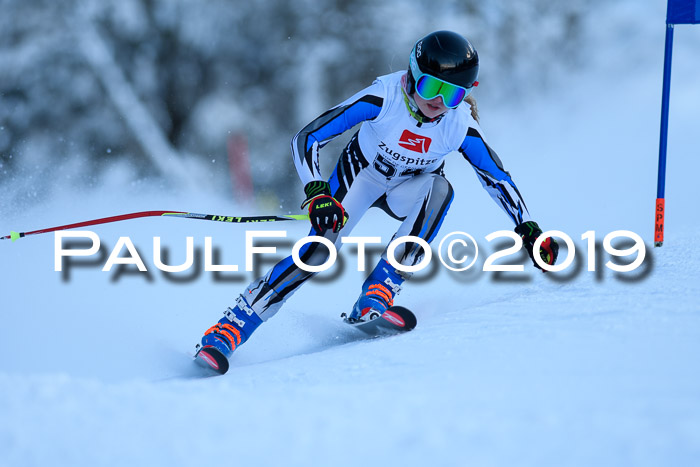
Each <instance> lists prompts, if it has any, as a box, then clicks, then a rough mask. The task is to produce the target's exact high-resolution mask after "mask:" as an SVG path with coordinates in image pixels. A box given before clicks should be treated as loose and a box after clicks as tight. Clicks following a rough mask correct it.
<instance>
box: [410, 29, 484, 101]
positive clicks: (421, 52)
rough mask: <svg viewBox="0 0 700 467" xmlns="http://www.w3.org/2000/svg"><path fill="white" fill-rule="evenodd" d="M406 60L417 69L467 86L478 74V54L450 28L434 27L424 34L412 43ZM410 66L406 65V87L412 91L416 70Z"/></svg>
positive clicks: (416, 76)
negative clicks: (430, 31)
mask: <svg viewBox="0 0 700 467" xmlns="http://www.w3.org/2000/svg"><path fill="white" fill-rule="evenodd" d="M409 60H410V62H411V63H412V64H413V63H415V64H416V65H417V68H418V70H419V71H420V72H421V73H425V74H428V75H431V76H434V77H436V78H439V79H441V80H443V81H447V82H448V83H452V84H455V85H457V86H461V87H463V88H466V89H469V88H471V87H472V86H473V85H474V83H475V82H476V79H477V77H478V75H479V55H478V54H477V53H476V49H475V48H474V46H473V45H472V44H471V43H470V42H469V41H468V40H467V39H465V38H464V37H462V36H461V35H460V34H457V33H456V32H452V31H436V32H433V33H430V34H428V35H427V36H425V37H424V38H422V39H421V40H419V41H418V42H416V45H414V46H413V50H411V56H410V58H409ZM416 72H417V70H416V69H415V67H414V66H411V65H409V67H408V89H409V91H410V94H413V93H414V92H415V84H416V80H417V79H418V76H419V74H415V73H416Z"/></svg>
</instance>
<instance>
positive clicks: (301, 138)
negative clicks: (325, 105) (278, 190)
mask: <svg viewBox="0 0 700 467" xmlns="http://www.w3.org/2000/svg"><path fill="white" fill-rule="evenodd" d="M383 103H384V85H383V84H382V83H380V82H379V81H375V82H374V83H373V84H372V85H371V86H369V87H367V88H365V89H363V90H362V91H360V92H358V93H357V94H355V95H354V96H352V97H351V98H349V99H347V100H346V101H344V102H342V103H341V104H339V105H337V106H335V107H333V108H332V109H330V110H328V111H327V112H325V113H324V114H322V115H321V116H319V117H318V118H316V119H315V120H314V121H312V122H311V123H309V124H308V125H306V126H305V127H304V128H303V129H302V130H301V131H300V132H299V133H297V134H296V135H295V136H294V138H293V139H292V157H293V158H294V166H295V167H296V169H297V173H298V174H299V178H300V179H301V182H302V184H304V185H306V184H307V183H309V182H312V181H314V180H323V177H322V175H321V171H320V167H319V161H318V154H319V149H320V148H322V147H323V146H325V145H326V144H328V143H329V142H330V141H332V140H333V139H334V138H335V137H337V136H338V135H340V134H341V133H343V132H345V131H346V130H349V129H350V128H352V127H354V126H355V125H357V124H358V123H360V122H364V121H366V120H372V119H374V118H376V117H377V116H378V115H379V112H380V111H381V110H382V105H383Z"/></svg>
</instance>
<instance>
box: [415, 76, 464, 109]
mask: <svg viewBox="0 0 700 467" xmlns="http://www.w3.org/2000/svg"><path fill="white" fill-rule="evenodd" d="M470 91H471V88H469V89H465V88H463V87H461V86H456V85H454V84H452V83H448V82H447V81H443V80H441V79H438V78H436V77H434V76H430V75H421V76H420V77H419V78H418V80H417V81H416V92H418V95H419V96H420V97H422V98H423V99H425V100H430V99H435V98H436V97H437V96H442V101H443V102H444V103H445V106H446V107H449V108H450V109H454V108H455V107H457V106H458V105H459V103H460V102H462V101H463V100H464V98H465V97H467V95H468V94H469V92H470Z"/></svg>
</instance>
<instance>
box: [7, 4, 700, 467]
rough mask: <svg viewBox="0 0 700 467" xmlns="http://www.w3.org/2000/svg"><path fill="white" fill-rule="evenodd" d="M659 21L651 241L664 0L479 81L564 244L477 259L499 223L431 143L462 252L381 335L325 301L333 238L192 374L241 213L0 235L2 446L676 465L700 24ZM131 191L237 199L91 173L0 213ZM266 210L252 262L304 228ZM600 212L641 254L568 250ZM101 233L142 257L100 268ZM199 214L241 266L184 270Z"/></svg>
mask: <svg viewBox="0 0 700 467" xmlns="http://www.w3.org/2000/svg"><path fill="white" fill-rule="evenodd" d="M611 11H612V12H613V13H614V12H615V9H614V8H612V9H611ZM617 13H618V14H623V13H624V12H617ZM677 29H678V30H677V31H676V49H675V50H674V52H675V54H674V60H675V63H676V66H675V67H674V82H673V91H672V119H671V133H670V142H669V172H668V189H667V199H668V202H667V224H666V229H667V232H666V243H665V245H664V246H663V247H662V248H657V249H654V248H652V247H651V239H652V230H653V205H654V198H655V181H656V157H657V147H658V114H659V100H660V98H659V94H660V89H661V57H662V54H663V25H659V26H658V27H655V28H648V30H645V31H647V33H644V34H641V35H640V36H638V37H637V39H636V40H638V41H639V40H641V44H636V46H635V47H633V46H632V44H629V43H627V42H625V41H624V40H623V39H622V38H619V37H612V34H613V32H610V33H609V34H611V37H605V34H602V36H604V37H601V41H605V43H606V44H608V45H609V50H606V51H605V52H604V53H602V56H597V57H593V58H592V59H591V67H590V69H589V70H588V71H587V72H584V73H580V74H577V75H575V76H571V77H569V79H567V80H566V81H564V82H562V83H560V84H559V85H558V86H555V87H553V89H550V90H549V91H548V92H538V93H534V92H533V94H532V96H533V98H532V99H524V100H523V99H519V100H517V101H516V102H514V103H513V105H507V103H505V104H504V103H499V104H498V105H491V106H490V104H489V102H488V101H486V100H484V101H482V102H481V108H482V121H483V126H484V128H485V131H486V133H487V135H488V136H489V142H490V143H491V144H492V145H493V146H494V148H496V150H497V151H498V152H499V155H500V156H501V158H502V159H503V160H504V163H505V165H506V168H507V169H508V170H509V171H510V173H511V174H512V176H513V178H514V179H515V181H516V183H518V186H519V188H520V189H521V191H522V193H523V195H524V197H525V199H526V201H527V202H528V206H529V208H530V210H531V213H532V215H533V217H534V218H535V219H536V220H537V221H538V222H539V223H540V225H541V226H542V227H543V228H545V229H556V230H560V231H563V232H565V233H566V234H568V235H569V236H570V237H572V239H573V241H574V243H575V246H576V251H577V252H578V256H577V259H576V261H574V263H573V264H572V265H571V266H570V267H569V268H568V269H567V270H565V271H563V272H562V273H558V274H547V275H545V274H541V273H539V272H537V271H536V270H535V269H534V268H532V267H531V265H530V264H529V262H528V261H525V260H524V259H523V258H521V257H517V259H518V260H520V261H521V262H522V263H523V264H525V271H524V272H521V273H507V274H500V275H497V274H494V273H487V272H483V271H481V270H480V269H481V267H482V266H483V261H484V259H485V257H486V256H487V255H488V254H490V253H492V252H493V251H495V248H494V245H492V244H490V243H489V242H487V241H486V240H485V239H484V237H485V236H486V235H487V234H489V233H491V232H493V231H496V230H504V229H508V230H509V229H512V226H511V225H510V222H509V220H508V218H507V216H506V215H505V214H503V212H501V211H500V209H499V208H498V206H496V205H495V204H494V203H493V202H492V201H491V200H490V198H489V197H488V195H487V194H486V193H485V192H484V191H483V190H482V189H481V187H480V185H479V183H478V181H477V180H476V178H475V177H474V175H473V173H471V169H470V168H469V167H468V166H467V165H466V164H465V163H464V162H463V161H462V160H461V159H460V158H459V156H458V155H455V157H453V158H452V160H450V162H449V164H448V167H447V174H448V178H449V179H450V180H451V181H452V183H453V185H454V186H455V191H456V199H455V201H454V203H453V205H452V208H451V211H450V213H449V215H448V217H447V219H446V221H445V223H444V224H443V227H442V231H441V234H440V235H439V236H438V240H440V239H441V238H442V237H443V236H444V235H445V234H447V233H450V232H453V231H464V232H468V233H470V234H471V235H472V236H474V237H475V238H476V239H477V241H478V242H479V246H480V247H481V250H482V251H481V253H480V256H479V261H477V264H476V265H475V266H474V267H473V268H472V269H471V270H469V271H467V272H463V273H452V272H449V271H447V270H446V269H445V268H444V267H443V266H441V265H439V263H435V264H436V265H437V266H436V267H435V269H431V272H422V273H419V274H418V275H417V277H416V278H415V280H414V281H411V282H408V283H407V284H406V286H405V288H404V291H403V292H402V293H401V295H400V296H399V297H398V299H397V304H401V305H405V306H408V307H409V308H411V309H413V310H414V311H415V312H416V314H417V316H418V322H419V324H418V327H417V328H416V329H415V330H414V331H413V332H411V333H408V334H405V335H400V336H394V337H389V338H384V339H367V338H365V337H364V336H363V335H362V334H361V333H360V332H359V331H356V330H354V329H352V328H349V327H347V326H345V325H344V324H343V323H342V322H341V321H340V319H339V317H338V316H339V315H340V313H341V312H343V311H347V310H348V308H349V307H350V306H351V305H352V303H353V302H354V300H355V299H356V296H357V293H358V292H359V285H360V283H361V282H362V279H363V277H364V276H363V274H362V273H361V272H357V271H356V268H355V266H356V261H357V260H356V255H354V254H353V251H352V250H351V249H347V250H344V251H343V252H342V254H341V257H342V258H343V260H344V265H345V267H344V268H335V269H332V270H330V271H328V273H325V274H324V275H322V276H320V279H321V280H320V281H319V282H315V283H309V284H307V285H306V286H305V287H304V288H302V289H301V290H300V291H299V292H298V293H297V294H296V295H294V296H293V297H292V298H291V299H290V300H289V301H288V303H287V304H286V306H285V307H284V308H283V309H282V311H281V312H280V313H279V314H278V315H277V316H275V317H274V318H273V319H271V320H270V321H268V322H267V323H266V324H264V325H263V326H262V327H261V328H260V329H259V330H258V331H257V332H256V333H255V335H254V336H253V337H252V339H251V340H250V341H249V342H248V343H246V344H245V345H244V346H243V347H241V348H240V349H239V351H237V352H236V354H235V357H234V358H233V360H232V362H231V365H232V368H231V370H230V371H229V373H228V374H226V375H225V376H221V377H210V378H207V377H202V376H201V374H200V373H199V372H198V371H197V369H196V367H194V365H193V364H192V362H191V359H190V356H189V353H190V352H191V350H192V349H193V347H194V344H195V343H196V342H197V341H198V340H199V338H200V337H201V334H202V332H203V331H204V330H205V329H206V328H207V327H208V326H210V325H212V324H213V323H214V322H215V321H216V320H218V319H219V318H220V316H221V312H222V311H223V310H224V309H225V308H226V307H227V306H230V305H232V304H233V300H234V298H235V297H236V295H237V294H238V293H240V291H241V290H242V289H243V287H244V286H245V285H246V284H247V283H248V282H249V281H250V280H251V279H252V278H253V277H254V276H255V274H254V273H252V272H246V271H245V270H244V269H245V253H244V245H245V231H246V230H252V229H250V228H248V227H245V226H237V225H228V224H223V223H215V222H203V221H195V220H181V219H165V218H147V219H141V220H133V221H126V222H121V223H115V224H106V225H102V226H96V227H94V228H90V229H87V230H91V231H93V232H95V233H97V234H98V235H99V238H100V240H101V245H102V246H103V247H104V250H103V252H102V253H101V254H96V255H94V256H91V257H87V258H75V259H73V261H74V264H73V265H66V264H64V270H63V272H56V271H54V254H55V248H54V241H55V240H54V236H53V234H45V235H39V236H35V237H30V238H24V239H21V240H18V241H16V242H9V241H2V242H1V243H0V262H1V263H0V264H1V267H2V272H3V280H2V282H1V283H0V284H1V285H0V352H1V355H2V356H3V358H2V360H1V361H2V363H0V466H2V467H6V466H7V467H11V466H45V465H60V466H76V465H81V466H82V465H90V466H97V465H109V466H123V465H158V466H166V465H167V466H173V465H183V466H185V465H188V466H189V465H241V466H252V465H287V466H292V465H294V466H295V465H300V466H301V465H304V466H306V465H343V466H344V465H348V466H351V465H352V466H356V465H377V466H385V465H455V466H457V465H460V466H463V465H478V466H512V465H521V466H569V465H571V466H591V465H605V466H623V465H624V466H627V465H634V466H666V465H677V466H686V465H693V464H694V463H696V462H697V459H699V458H700V372H699V371H698V356H699V355H700V305H698V303H699V301H700V285H699V283H700V281H698V269H699V268H700V253H699V252H698V246H697V245H698V241H699V240H700V235H698V233H697V232H698V228H700V222H699V221H698V217H697V215H695V214H694V213H695V211H696V209H695V200H696V198H697V195H698V192H697V184H696V183H695V180H694V178H693V177H694V176H695V174H696V173H698V169H700V167H699V166H700V163H699V162H698V160H699V159H700V158H698V157H697V156H698V144H697V124H698V122H699V121H700V110H699V109H700V88H699V87H698V84H697V76H698V72H700V69H699V68H698V62H697V50H698V46H699V45H700V36H699V35H698V31H696V30H695V31H693V30H691V29H690V28H689V27H688V28H686V29H683V28H677ZM618 39H619V40H618ZM640 46H643V47H646V48H647V51H648V53H647V54H646V55H644V54H642V56H640V55H638V52H635V51H637V50H638V48H639V47H640ZM598 50H603V49H602V48H599V49H598ZM524 92H526V91H524ZM525 95H527V94H525ZM325 156H326V157H335V154H325ZM281 166H282V167H284V166H283V165H282V162H281ZM288 168H289V169H290V170H291V161H290V162H289V165H288ZM285 170H286V169H285ZM115 180H119V179H118V177H115ZM154 209H158V210H160V209H163V210H167V209H172V210H186V211H192V212H204V213H216V214H230V215H247V214H252V213H254V211H255V210H254V209H253V208H249V207H240V206H238V207H237V206H233V205H232V204H231V203H230V202H229V201H227V200H225V199H223V198H222V197H221V196H218V195H215V194H212V193H208V192H207V191H206V190H205V189H203V191H201V192H196V193H195V192H187V191H182V192H178V193H171V192H164V191H158V190H156V189H154V190H153V191H151V192H146V191H144V190H140V191H139V192H137V193H130V192H129V187H125V186H124V185H122V184H119V183H118V182H117V181H115V182H113V183H110V182H109V181H107V182H106V183H105V185H104V186H102V187H101V188H100V189H96V190H94V191H91V192H83V193H76V192H74V191H72V190H69V189H67V190H66V191H65V193H63V194H62V195H60V196H57V197H55V198H54V199H52V200H51V201H50V202H47V203H45V204H42V205H38V206H33V207H28V208H26V209H16V210H14V211H13V212H10V213H7V214H3V216H2V219H0V228H1V229H2V230H1V231H0V234H1V235H6V234H9V231H10V230H17V231H29V230H34V229H39V228H43V227H49V226H53V225H60V224H65V223H71V222H77V221H81V220H86V219H92V218H98V217H104V216H108V215H115V214H120V213H124V212H133V211H140V210H154ZM396 226H397V224H396V223H395V222H394V221H393V220H390V219H388V218H387V217H386V216H384V215H383V214H382V213H380V212H370V213H368V214H367V216H366V218H365V219H364V220H363V222H362V223H361V224H360V225H359V226H358V228H357V230H356V231H355V232H353V234H354V235H381V236H382V238H383V240H384V241H385V242H386V241H388V240H389V239H390V237H391V235H392V234H393V232H394V231H395V229H396ZM278 229H282V230H286V231H287V239H286V240H287V243H286V244H283V245H280V247H279V251H278V252H277V253H276V254H263V255H260V257H261V258H262V259H263V262H262V264H259V271H264V270H265V269H266V268H267V267H269V266H270V264H272V263H273V262H274V259H275V258H280V257H281V256H282V255H285V254H288V253H289V251H290V244H291V243H292V242H294V241H295V240H296V239H298V238H301V237H302V236H304V235H305V234H306V232H307V226H306V225H305V224H304V223H303V222H297V223H294V222H292V223H284V224H274V225H265V226H256V230H264V231H270V230H278ZM621 229H622V230H629V231H632V232H635V233H637V234H639V235H640V236H642V237H643V238H644V240H645V241H646V242H647V243H646V254H647V256H646V259H645V261H644V263H643V265H642V266H641V267H640V268H639V269H637V270H636V271H634V272H631V273H615V272H613V271H612V270H610V269H609V268H607V267H606V266H605V263H606V262H607V261H608V260H610V259H611V258H610V256H609V255H608V254H607V253H604V252H603V251H602V247H601V246H600V245H599V246H598V252H599V258H598V262H597V263H596V271H588V270H587V250H586V247H587V243H586V242H585V241H583V240H581V235H582V234H583V233H584V232H587V231H590V230H593V231H595V232H596V239H597V240H598V241H599V242H602V239H603V237H604V236H605V235H606V234H608V233H610V232H612V231H616V230H621ZM122 236H128V237H129V238H130V239H131V241H132V242H133V244H134V245H135V246H136V248H137V250H138V253H139V256H140V257H141V258H142V259H143V262H144V265H145V266H146V268H147V269H148V272H139V271H138V270H137V269H136V268H135V267H134V266H128V267H126V268H123V269H121V270H120V269H119V267H118V266H115V267H114V268H113V269H112V271H110V272H103V271H102V268H103V266H104V265H105V263H106V262H107V257H108V255H109V254H110V253H111V252H112V249H113V248H114V247H115V246H116V245H117V242H118V240H119V237H122ZM188 236H189V237H193V239H194V240H193V241H194V246H195V249H196V250H197V251H198V253H199V254H198V255H197V256H196V261H195V263H196V264H195V266H194V267H193V268H191V269H190V270H188V271H185V272H183V273H171V274H164V273H162V272H161V271H160V270H158V269H157V268H156V267H155V263H154V258H153V253H154V247H153V238H154V237H160V238H161V243H162V248H163V249H164V250H168V252H169V253H170V254H169V255H168V258H167V259H166V258H163V261H164V262H165V263H166V264H181V263H183V262H184V261H185V259H186V247H185V245H186V237H188ZM205 237H212V243H213V245H214V248H215V250H216V251H217V253H218V255H216V258H215V263H216V264H229V265H231V264H236V265H239V267H240V271H239V272H225V273H220V274H214V273H212V272H204V271H202V269H203V266H202V265H203V252H204V249H205V248H204V242H205ZM436 243H437V242H436ZM436 246H437V245H436ZM121 253H122V255H123V256H124V255H126V250H125V249H123V250H122V252H121ZM562 253H563V255H565V254H566V251H564V250H563V251H562ZM373 257H374V258H376V254H375V255H374V256H373ZM513 258H514V257H510V258H506V260H510V261H511V262H513V261H514V259H513ZM562 259H563V256H562ZM434 261H436V260H434ZM612 261H613V262H616V263H624V262H625V261H627V262H629V259H627V260H620V259H612ZM196 268H199V269H198V270H197V269H196Z"/></svg>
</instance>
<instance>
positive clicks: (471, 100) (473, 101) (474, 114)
mask: <svg viewBox="0 0 700 467" xmlns="http://www.w3.org/2000/svg"><path fill="white" fill-rule="evenodd" d="M464 102H466V103H467V104H469V107H471V110H472V118H473V119H474V120H476V123H479V109H478V108H477V106H476V98H475V97H474V96H472V95H471V94H470V95H468V96H467V97H465V98H464Z"/></svg>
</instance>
